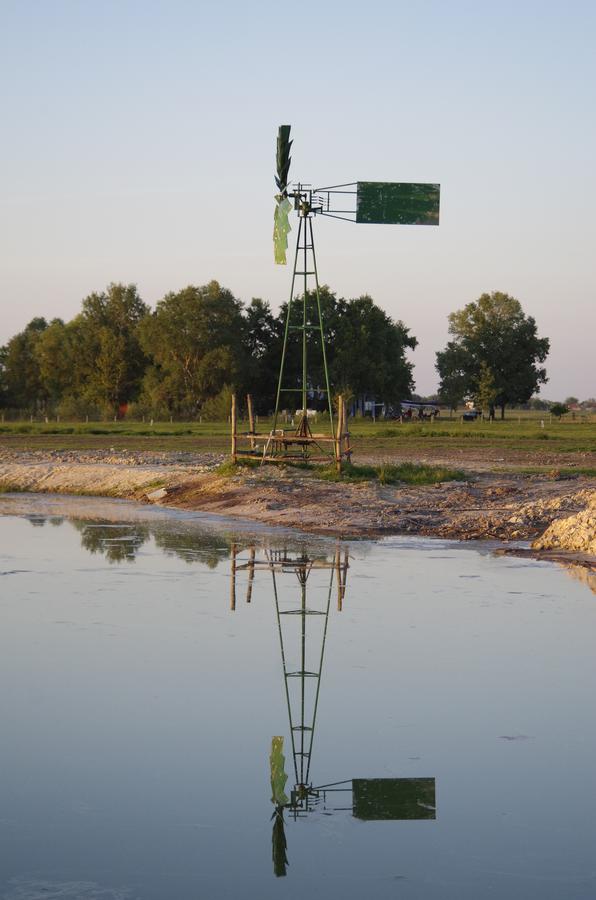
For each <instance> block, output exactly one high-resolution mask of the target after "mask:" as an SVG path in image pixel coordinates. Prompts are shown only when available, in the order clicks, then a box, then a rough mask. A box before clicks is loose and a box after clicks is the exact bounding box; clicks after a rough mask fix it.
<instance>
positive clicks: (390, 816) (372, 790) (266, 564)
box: [230, 545, 436, 876]
mask: <svg viewBox="0 0 596 900" xmlns="http://www.w3.org/2000/svg"><path fill="white" fill-rule="evenodd" d="M231 561H232V563H231V565H232V579H231V594H230V606H231V608H232V609H235V607H236V583H237V573H239V572H241V571H247V573H248V580H247V589H246V601H247V602H248V603H250V602H251V600H252V591H253V583H254V577H255V571H256V570H259V569H265V570H268V571H269V572H270V573H271V579H272V587H273V597H274V601H275V613H276V617H277V626H278V635H279V644H280V651H281V662H282V670H283V681H284V690H285V698H286V704H287V709H288V720H289V726H290V743H291V751H292V760H293V768H294V787H293V788H292V790H290V792H289V796H288V794H287V793H286V783H287V780H288V775H287V774H286V772H285V756H284V738H283V737H282V736H274V737H273V738H272V740H271V753H270V757H269V764H270V773H271V792H272V794H271V801H272V803H273V804H274V807H275V810H274V813H273V816H272V820H273V835H272V849H273V869H274V872H275V874H276V875H277V876H283V875H285V874H286V867H287V865H288V860H287V841H286V835H285V823H284V813H286V814H289V815H290V816H291V817H292V818H294V819H296V818H298V817H301V816H306V815H307V814H308V813H309V812H311V811H312V810H314V809H316V808H321V809H322V810H324V811H325V812H326V813H327V814H329V813H330V812H339V811H349V812H351V813H352V815H353V816H354V817H355V818H358V819H361V820H366V821H380V820H386V821H388V820H393V821H396V820H406V819H434V818H435V817H436V804H435V779H434V778H354V779H347V780H344V781H334V782H329V783H327V784H320V785H313V783H312V781H311V775H310V772H311V762H312V752H313V741H314V734H315V725H316V722H317V710H318V705H319V695H320V687H321V676H322V672H323V661H324V657H325V643H326V640H327V627H328V623H329V610H330V608H331V602H332V599H333V597H334V596H335V597H336V603H337V610H338V612H341V611H342V609H343V605H344V598H345V594H346V585H347V574H348V569H349V557H348V552H347V550H346V549H345V548H342V547H341V546H338V547H336V549H335V551H334V552H333V553H331V554H322V555H320V556H313V555H312V554H309V553H307V552H298V553H296V552H289V551H287V550H285V549H276V550H269V549H267V550H264V551H263V555H262V557H261V556H259V558H257V553H256V550H255V548H254V547H251V548H250V550H249V557H248V559H247V560H245V559H242V558H240V557H239V556H238V552H237V547H236V545H233V546H232V552H231ZM315 573H316V574H315ZM321 573H326V576H327V577H326V578H325V579H324V580H323V581H322V579H321V578H320V577H318V576H320V575H321ZM286 576H288V577H289V579H290V580H291V581H290V583H288V579H287V578H286ZM309 579H310V581H309ZM314 580H316V582H317V584H316V586H315V585H313V581H314ZM309 585H310V587H311V588H312V590H311V601H312V595H313V594H314V595H316V597H318V602H317V601H316V600H315V601H314V602H311V605H309V604H308V602H307V599H308V597H307V594H308V591H307V588H308V587H309ZM288 589H289V590H288ZM288 593H289V596H290V598H291V599H290V600H289V601H288V599H287V596H288Z"/></svg>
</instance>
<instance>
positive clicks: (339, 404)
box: [335, 394, 344, 472]
mask: <svg viewBox="0 0 596 900" xmlns="http://www.w3.org/2000/svg"><path fill="white" fill-rule="evenodd" d="M343 402H344V398H343V397H342V395H341V394H338V395H337V425H336V428H335V466H336V469H337V471H338V472H341V442H342V433H343Z"/></svg>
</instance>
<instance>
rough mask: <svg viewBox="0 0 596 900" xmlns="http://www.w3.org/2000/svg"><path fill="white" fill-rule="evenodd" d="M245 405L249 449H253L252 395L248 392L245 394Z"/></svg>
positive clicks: (253, 418) (253, 420) (253, 417)
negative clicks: (246, 409)
mask: <svg viewBox="0 0 596 900" xmlns="http://www.w3.org/2000/svg"><path fill="white" fill-rule="evenodd" d="M246 406H247V408H248V430H249V432H250V449H251V450H254V449H255V439H254V437H253V435H254V433H255V416H254V412H253V408H252V397H251V395H250V394H247V395H246Z"/></svg>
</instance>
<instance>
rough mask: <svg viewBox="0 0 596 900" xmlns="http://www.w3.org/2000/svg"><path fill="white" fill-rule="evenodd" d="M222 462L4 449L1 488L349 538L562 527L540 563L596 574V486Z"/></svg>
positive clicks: (504, 533)
mask: <svg viewBox="0 0 596 900" xmlns="http://www.w3.org/2000/svg"><path fill="white" fill-rule="evenodd" d="M219 461H220V457H218V456H217V455H214V454H203V455H202V456H201V455H198V454H173V453H168V452H162V453H151V452H144V451H138V452H135V453H130V452H127V451H105V450H102V451H88V452H80V451H79V452H73V451H49V452H48V451H45V452H44V451H35V452H24V451H20V452H19V451H10V452H7V451H5V452H3V453H2V454H1V455H0V486H2V488H3V489H4V490H21V491H23V490H26V491H35V492H49V493H62V494H84V495H95V496H106V497H119V498H124V499H135V500H142V501H145V502H147V503H154V504H158V505H161V506H169V507H175V508H183V509H193V510H201V511H203V512H210V513H216V514H220V515H222V514H223V515H226V516H232V517H240V518H243V519H249V520H252V521H255V522H259V523H262V524H267V525H283V526H286V527H292V528H299V529H301V530H303V531H309V532H313V533H318V534H329V535H334V536H338V537H343V538H354V537H377V536H382V535H387V534H414V535H425V536H435V537H441V538H450V539H458V540H472V539H474V540H477V539H491V540H495V539H497V540H500V541H504V542H510V541H514V542H521V541H534V540H536V539H538V538H540V536H542V535H544V533H545V532H546V531H547V529H548V528H549V526H551V524H552V523H559V524H558V526H557V528H558V530H557V528H555V529H554V531H555V532H556V535H555V537H554V538H553V542H552V546H549V544H548V541H546V543H545V542H544V539H543V541H542V543H541V544H540V550H537V551H536V553H537V555H542V556H546V557H548V556H549V554H551V555H553V554H556V553H557V552H558V553H559V554H560V552H561V551H564V552H569V553H571V555H572V556H573V559H574V561H575V562H579V563H581V564H583V565H586V566H588V567H596V556H595V555H594V553H593V546H594V545H593V541H592V543H591V542H590V532H593V531H594V528H593V520H592V518H591V516H590V514H588V513H587V512H586V511H587V510H588V511H589V510H590V509H591V505H593V503H594V498H596V480H595V479H590V478H586V477H582V476H576V477H573V478H564V479H559V478H557V477H549V476H548V475H519V474H502V473H490V472H486V471H469V472H467V477H468V480H466V481H458V482H453V481H451V482H444V483H441V484H437V485H432V486H408V485H403V486H400V485H396V486H391V487H389V486H382V485H379V484H376V483H371V482H367V483H363V484H335V483H331V482H325V481H321V480H319V479H317V478H314V477H313V475H312V473H310V472H304V471H301V470H290V469H283V468H273V467H265V468H262V469H250V470H246V471H243V472H242V473H239V474H237V475H234V476H231V477H230V476H221V475H218V474H217V472H216V471H215V470H216V466H217V463H218V462H219ZM578 514H580V520H578V521H581V529H580V530H579V531H578V526H577V524H576V525H575V530H574V534H575V538H574V545H573V546H570V547H566V546H565V537H564V532H565V528H564V527H563V528H562V527H561V522H563V521H564V520H568V519H570V517H573V516H577V515H578ZM582 516H583V518H581V517H582ZM580 532H581V533H580ZM578 534H580V537H578ZM581 535H583V536H584V538H582V537H581ZM586 535H587V537H586ZM592 538H594V535H592ZM582 540H583V544H582Z"/></svg>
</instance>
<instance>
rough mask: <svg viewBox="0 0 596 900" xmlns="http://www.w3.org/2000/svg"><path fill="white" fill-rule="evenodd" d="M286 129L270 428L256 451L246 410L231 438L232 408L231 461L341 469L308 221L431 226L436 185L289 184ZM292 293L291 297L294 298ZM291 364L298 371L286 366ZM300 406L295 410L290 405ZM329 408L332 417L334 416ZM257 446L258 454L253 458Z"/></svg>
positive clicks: (343, 419)
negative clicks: (285, 284)
mask: <svg viewBox="0 0 596 900" xmlns="http://www.w3.org/2000/svg"><path fill="white" fill-rule="evenodd" d="M290 130H291V126H290V125H280V126H279V130H278V135H277V156H276V175H275V183H276V186H277V191H278V192H277V194H276V195H275V212H274V224H273V248H274V259H275V263H276V264H277V265H286V264H287V250H288V235H289V233H290V231H291V225H290V215H291V213H292V212H295V213H296V215H297V217H298V232H297V235H296V245H295V252H294V261H293V269H292V280H291V287H290V296H289V299H288V303H287V308H286V320H285V328H284V338H283V348H282V354H281V361H280V369H279V375H278V381H277V391H276V397H275V411H274V415H273V425H272V428H271V430H270V432H269V434H268V435H267V436H263V435H261V439H263V438H265V439H264V442H263V445H262V446H263V449H262V451H261V450H260V446H261V445H260V444H258V442H257V437H258V436H257V434H256V431H255V429H254V423H253V422H252V414H251V412H250V409H249V417H250V419H251V422H250V430H249V432H248V433H247V434H246V435H238V434H237V432H236V427H235V404H233V408H232V458H233V459H234V460H236V458H237V457H238V456H241V455H245V456H252V457H253V458H258V459H261V461H262V462H267V461H273V462H275V461H284V460H286V461H301V462H331V461H333V460H335V463H336V465H337V468H338V469H341V464H342V461H343V460H346V461H350V460H351V448H350V439H349V432H348V428H347V415H346V409H345V404H344V402H343V398H342V397H341V396H338V397H337V398H336V399H337V404H334V402H333V396H332V392H331V384H330V379H329V366H328V360H327V347H326V339H325V322H324V316H323V311H322V308H321V292H320V285H319V275H318V268H317V257H316V253H315V241H314V230H313V219H314V218H315V217H316V216H327V217H331V218H334V219H342V220H344V221H347V222H354V223H359V224H377V225H438V224H439V206H440V185H438V184H419V183H406V182H387V181H355V182H350V183H345V184H335V185H330V186H327V187H318V188H313V187H312V185H310V184H305V183H302V182H297V183H294V184H290V182H289V172H290V163H291V155H290V154H291V148H292V143H293V141H292V140H290ZM297 289H299V291H300V292H299V294H298V296H296V295H295V291H296V290H297ZM290 357H293V358H294V359H296V357H299V359H300V365H299V366H297V367H296V366H294V371H292V366H291V365H289V361H290ZM315 396H316V397H318V398H323V399H324V401H325V402H324V405H325V407H326V410H325V411H326V412H327V413H328V417H329V426H328V428H327V429H326V430H322V431H320V432H319V433H314V432H313V431H312V429H311V426H310V423H309V407H308V402H309V398H311V397H315ZM296 401H298V402H299V403H300V406H299V407H298V405H297V402H296ZM335 405H337V415H335V409H334V407H335ZM284 409H286V410H287V409H289V410H291V411H294V410H295V414H296V418H297V422H295V423H294V424H293V426H292V428H291V429H287V428H281V427H279V426H280V419H281V413H282V410H284ZM239 437H240V438H248V440H249V441H250V449H249V450H244V451H243V450H238V446H237V444H238V438H239ZM257 445H258V452H257Z"/></svg>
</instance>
